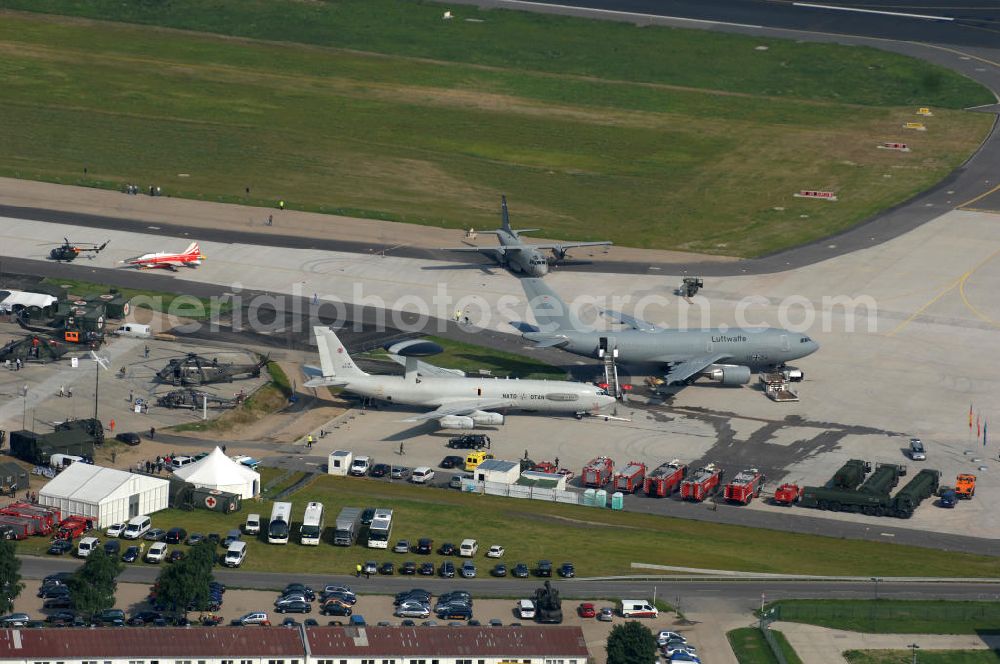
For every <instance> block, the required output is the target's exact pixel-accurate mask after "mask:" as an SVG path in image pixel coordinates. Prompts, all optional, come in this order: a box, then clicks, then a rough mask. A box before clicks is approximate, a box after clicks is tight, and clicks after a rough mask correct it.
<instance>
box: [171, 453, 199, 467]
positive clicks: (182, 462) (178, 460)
mask: <svg viewBox="0 0 1000 664" xmlns="http://www.w3.org/2000/svg"><path fill="white" fill-rule="evenodd" d="M189 463H194V457H189V456H179V457H174V458H173V459H171V460H170V469H171V470H177V469H178V468H183V467H184V466H186V465H188V464H189Z"/></svg>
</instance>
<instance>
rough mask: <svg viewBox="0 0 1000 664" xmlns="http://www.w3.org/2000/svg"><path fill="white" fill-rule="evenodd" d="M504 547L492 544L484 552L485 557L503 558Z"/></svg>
mask: <svg viewBox="0 0 1000 664" xmlns="http://www.w3.org/2000/svg"><path fill="white" fill-rule="evenodd" d="M503 554H504V548H503V547H502V546H500V545H499V544H494V545H493V546H491V547H490V550H489V551H487V552H486V557H487V558H503Z"/></svg>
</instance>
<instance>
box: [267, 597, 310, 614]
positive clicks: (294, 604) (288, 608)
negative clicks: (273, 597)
mask: <svg viewBox="0 0 1000 664" xmlns="http://www.w3.org/2000/svg"><path fill="white" fill-rule="evenodd" d="M274 610H275V611H277V612H278V613H312V610H313V607H312V604H310V603H309V602H307V601H305V600H293V601H291V602H284V603H282V604H281V606H278V607H276V608H275V609H274Z"/></svg>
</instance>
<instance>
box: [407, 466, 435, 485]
mask: <svg viewBox="0 0 1000 664" xmlns="http://www.w3.org/2000/svg"><path fill="white" fill-rule="evenodd" d="M410 479H412V480H413V483H414V484H427V483H428V482H430V481H431V480H432V479H434V469H433V468H428V467H427V466H420V467H419V468H414V469H413V475H411V476H410Z"/></svg>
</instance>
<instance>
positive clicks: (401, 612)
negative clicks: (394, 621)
mask: <svg viewBox="0 0 1000 664" xmlns="http://www.w3.org/2000/svg"><path fill="white" fill-rule="evenodd" d="M430 615H431V610H430V607H428V606H427V605H426V604H421V603H420V602H403V603H402V604H400V605H399V606H398V607H396V616H397V617H399V618H421V619H423V618H428V617H430Z"/></svg>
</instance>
